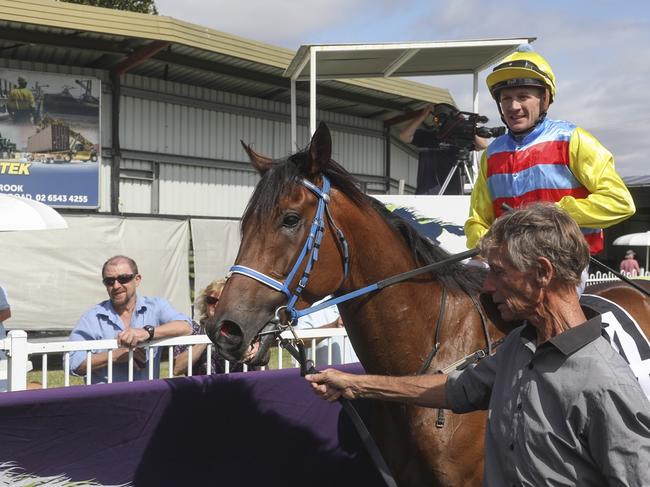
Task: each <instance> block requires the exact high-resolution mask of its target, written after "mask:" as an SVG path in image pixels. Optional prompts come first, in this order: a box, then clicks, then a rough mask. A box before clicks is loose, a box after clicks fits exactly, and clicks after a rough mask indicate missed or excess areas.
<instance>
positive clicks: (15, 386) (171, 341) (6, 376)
mask: <svg viewBox="0 0 650 487" xmlns="http://www.w3.org/2000/svg"><path fill="white" fill-rule="evenodd" d="M630 277H648V278H650V271H645V272H643V273H642V276H630ZM616 280H618V277H616V276H615V275H614V274H612V273H609V272H596V273H594V274H590V275H589V278H588V279H587V284H597V283H602V282H611V281H616ZM296 333H297V334H298V336H299V337H300V338H302V339H303V340H304V341H305V345H307V347H308V358H310V359H311V360H313V361H314V363H315V365H316V366H321V367H322V366H324V365H331V364H332V363H333V362H332V357H333V353H332V352H333V344H334V339H335V338H337V337H341V338H342V340H343V345H342V348H343V350H339V351H338V355H340V357H346V355H347V354H346V348H347V347H352V345H351V344H350V341H349V340H348V337H347V333H346V331H345V329H344V328H320V329H306V330H296ZM283 336H284V337H286V338H290V337H291V335H290V333H289V332H285V333H284V334H283ZM201 343H205V344H207V348H208V349H207V352H208V353H207V354H206V356H207V363H206V369H207V371H208V373H210V372H211V370H210V368H211V365H212V363H211V360H210V357H211V353H212V347H213V345H212V343H211V342H210V340H209V339H208V337H207V336H205V335H192V336H184V337H176V338H165V339H161V340H154V341H152V342H151V343H149V344H147V345H146V347H145V349H146V353H147V357H148V360H147V364H148V378H149V379H150V380H151V379H154V377H155V375H156V374H155V372H156V371H154V363H155V362H154V360H153V357H154V352H155V349H156V348H162V349H164V350H163V357H164V352H167V359H166V362H167V365H168V372H167V376H168V377H173V376H174V373H173V371H174V353H173V350H174V346H176V345H197V344H201ZM323 346H326V347H327V354H326V356H327V360H326V361H325V362H324V363H323V361H322V360H321V363H319V362H317V357H318V356H320V357H321V358H322V356H323V355H319V354H316V353H315V352H316V349H317V347H319V348H320V347H323ZM117 348H118V346H117V340H94V341H74V342H73V341H65V342H62V341H56V342H40V341H39V342H30V341H29V340H28V337H27V333H26V332H24V331H22V330H13V331H10V332H9V333H8V336H7V338H5V339H3V340H0V351H2V350H4V351H5V352H6V353H7V360H6V361H5V360H0V390H9V391H21V390H25V389H26V388H27V383H28V380H27V377H28V376H27V374H28V372H29V370H30V369H31V364H32V359H36V358H40V362H41V365H42V366H41V374H40V382H41V387H42V388H44V389H46V388H47V387H48V372H50V370H49V369H48V357H51V356H53V355H54V356H55V357H56V358H58V356H57V354H58V355H62V364H63V367H62V369H63V370H62V374H63V386H64V387H67V386H69V385H70V377H71V374H70V371H69V366H70V354H71V353H72V352H76V351H80V350H81V351H86V370H87V372H86V374H85V375H84V383H85V384H90V383H91V377H92V368H91V357H92V352H93V350H108V353H109V362H108V379H109V382H112V368H113V367H112V361H111V359H112V351H113V350H116V349H117ZM192 352H193V347H192V346H190V347H189V348H188V371H187V375H192V362H193V360H192ZM34 361H36V360H34ZM287 363H289V364H291V366H293V367H296V366H297V364H296V362H295V360H293V358H291V357H290V356H289V354H288V353H287V352H286V351H285V350H283V349H282V348H278V353H277V360H276V363H272V364H269V367H270V368H275V369H282V368H285V367H286V366H287ZM57 370H58V369H57ZM133 370H134V358H133V351H130V352H129V358H128V377H129V380H130V381H131V380H133ZM247 370H248V369H247V367H246V366H245V367H244V371H245V372H246V371H247ZM229 372H230V371H229V364H228V362H226V373H229Z"/></svg>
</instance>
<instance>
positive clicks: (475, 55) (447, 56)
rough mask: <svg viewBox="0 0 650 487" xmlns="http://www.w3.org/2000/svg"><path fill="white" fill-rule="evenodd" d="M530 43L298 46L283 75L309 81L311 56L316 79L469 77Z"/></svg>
mask: <svg viewBox="0 0 650 487" xmlns="http://www.w3.org/2000/svg"><path fill="white" fill-rule="evenodd" d="M535 39H536V38H535V37H520V38H509V39H477V40H463V41H431V42H408V43H381V44H309V45H303V46H300V49H298V52H297V53H296V55H295V56H294V58H293V60H292V61H291V64H290V65H289V67H288V68H287V69H286V71H285V73H284V75H285V76H286V77H289V78H292V79H296V80H308V79H310V64H309V61H310V59H311V57H312V56H314V57H317V59H318V62H317V65H316V66H317V67H316V79H318V80H325V79H345V78H380V77H383V78H385V77H389V76H392V77H404V78H408V77H414V76H432V75H448V74H473V73H476V72H479V71H482V70H484V69H486V68H487V67H489V66H490V65H492V64H494V63H495V62H497V61H498V60H500V59H502V58H503V57H505V56H507V55H508V54H510V53H511V52H513V50H514V49H515V48H516V47H517V46H519V45H520V44H526V43H530V42H533V41H534V40H535Z"/></svg>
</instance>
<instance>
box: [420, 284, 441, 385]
mask: <svg viewBox="0 0 650 487" xmlns="http://www.w3.org/2000/svg"><path fill="white" fill-rule="evenodd" d="M446 309H447V288H446V287H445V286H442V293H440V311H439V312H438V319H437V320H436V331H435V332H434V342H433V348H432V349H431V352H429V355H428V356H427V358H426V360H425V361H424V363H423V364H422V367H420V370H419V371H418V373H417V375H422V374H424V373H425V372H426V371H427V370H429V366H430V365H431V362H432V361H433V359H434V357H435V356H436V354H437V353H438V350H440V329H441V328H442V322H443V321H444V319H445V310H446Z"/></svg>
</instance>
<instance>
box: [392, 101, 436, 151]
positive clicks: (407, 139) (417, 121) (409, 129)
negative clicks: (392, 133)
mask: <svg viewBox="0 0 650 487" xmlns="http://www.w3.org/2000/svg"><path fill="white" fill-rule="evenodd" d="M432 111H433V105H431V104H429V105H427V106H425V107H424V108H423V109H422V110H420V114H419V115H418V116H417V117H415V118H414V119H413V120H411V122H410V123H409V124H408V125H407V126H406V127H405V128H404V129H403V130H402V131H401V132H400V133H399V138H400V140H401V141H402V142H404V143H405V144H410V143H411V142H413V136H414V135H415V131H416V130H417V129H418V127H419V126H420V125H422V122H424V119H425V118H427V116H429V114H430V113H431V112H432Z"/></svg>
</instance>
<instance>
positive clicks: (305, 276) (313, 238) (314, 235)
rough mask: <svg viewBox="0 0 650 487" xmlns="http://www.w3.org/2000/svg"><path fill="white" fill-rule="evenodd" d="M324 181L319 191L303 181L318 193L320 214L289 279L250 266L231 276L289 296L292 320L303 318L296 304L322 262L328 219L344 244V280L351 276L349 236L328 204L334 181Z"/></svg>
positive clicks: (233, 269)
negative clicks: (320, 255) (320, 254)
mask: <svg viewBox="0 0 650 487" xmlns="http://www.w3.org/2000/svg"><path fill="white" fill-rule="evenodd" d="M322 178H323V185H322V188H319V187H318V186H316V185H315V184H314V183H312V182H311V181H308V180H307V179H303V180H302V181H301V182H302V184H303V185H304V186H305V187H307V189H309V190H310V191H311V192H312V193H314V194H315V195H316V197H317V198H318V207H317V208H316V214H315V215H314V220H313V222H312V224H311V228H310V230H309V235H308V236H307V240H306V241H305V244H304V245H303V247H302V251H301V252H300V255H299V256H298V259H297V260H296V263H295V264H294V265H293V268H292V269H291V272H289V275H288V276H287V278H286V279H285V281H284V282H280V281H278V280H277V279H273V278H272V277H269V276H267V275H266V274H263V273H261V272H259V271H256V270H255V269H251V268H250V267H247V266H243V265H234V266H232V267H231V268H230V273H229V274H241V275H243V276H247V277H250V278H251V279H255V280H256V281H258V282H260V283H262V284H265V285H267V286H269V287H270V288H271V289H274V290H276V291H278V292H281V293H283V294H285V295H286V296H287V299H288V303H287V305H286V307H285V309H286V312H287V313H288V316H289V319H290V321H295V320H297V319H298V318H299V314H298V311H297V310H296V309H295V305H296V302H297V301H298V299H299V298H300V294H301V293H302V291H303V290H304V289H305V287H307V283H308V282H309V276H310V274H311V271H312V269H313V267H314V264H316V261H318V251H319V249H320V245H321V241H322V240H323V233H324V231H325V219H326V218H327V221H329V223H330V224H331V225H332V228H334V231H335V232H336V236H337V238H338V240H339V242H340V244H341V250H342V253H343V255H342V258H343V276H344V278H347V276H348V271H349V261H350V258H349V254H348V242H347V240H346V239H345V235H343V232H342V231H341V229H340V228H339V227H338V226H337V225H336V223H334V219H333V218H332V215H331V214H330V211H329V206H328V203H329V202H330V181H329V179H328V178H327V177H326V176H323V177H322ZM305 258H306V259H307V264H306V265H305V270H304V271H303V273H302V277H301V278H300V281H298V285H297V286H296V289H294V290H293V291H291V290H290V289H289V285H290V283H291V281H293V279H294V277H295V275H296V273H297V272H298V269H299V268H300V266H301V265H302V263H303V261H304V260H305ZM280 309H281V308H280ZM276 315H277V312H276Z"/></svg>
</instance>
